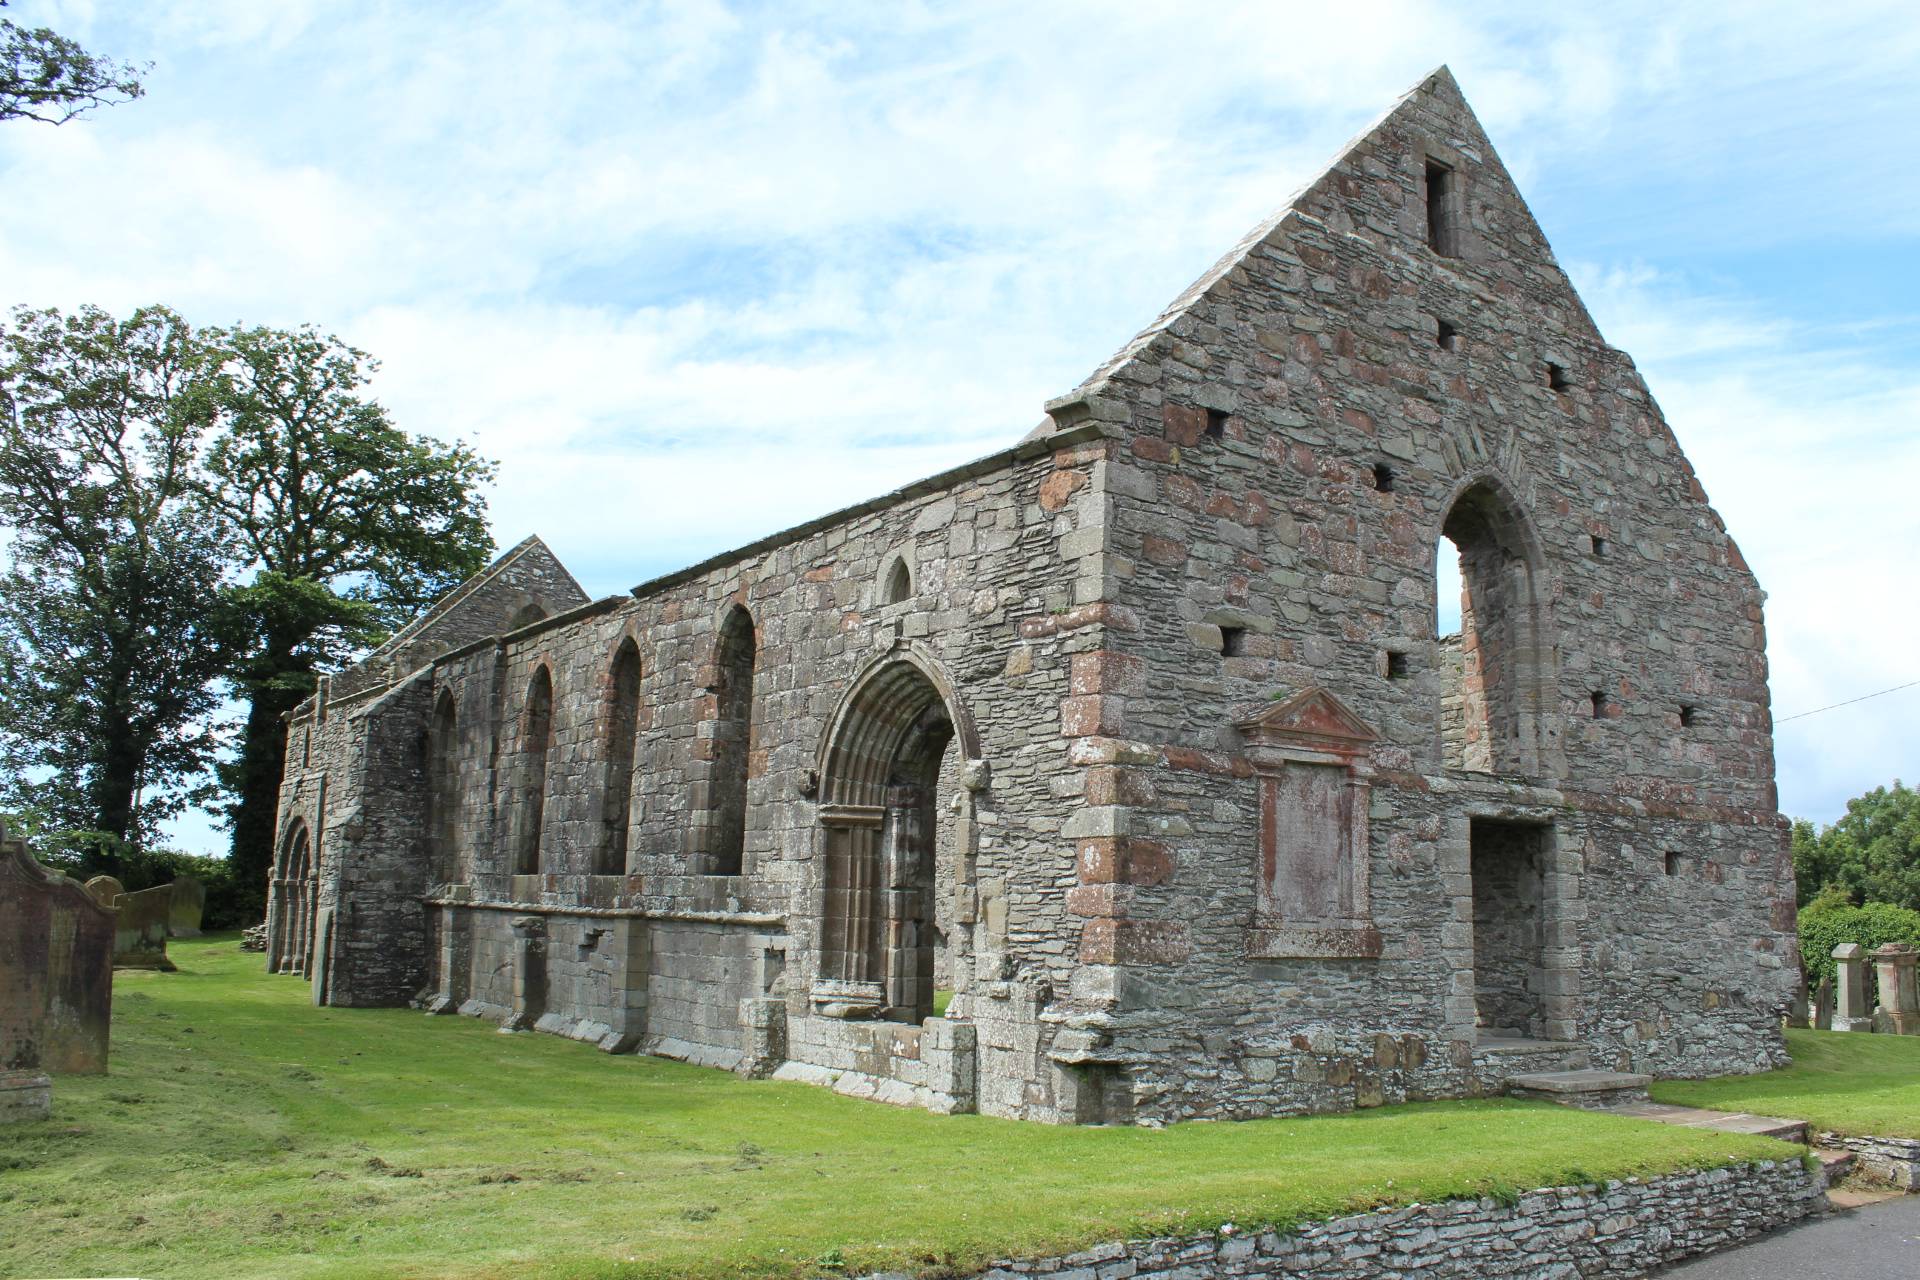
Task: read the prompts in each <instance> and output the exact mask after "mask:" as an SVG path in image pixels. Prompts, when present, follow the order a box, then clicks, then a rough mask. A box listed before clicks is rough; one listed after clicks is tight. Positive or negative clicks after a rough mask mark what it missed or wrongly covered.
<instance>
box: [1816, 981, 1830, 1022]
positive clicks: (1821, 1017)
mask: <svg viewBox="0 0 1920 1280" xmlns="http://www.w3.org/2000/svg"><path fill="white" fill-rule="evenodd" d="M1813 1029H1814V1030H1815V1031H1831V1030H1833V975H1832V974H1828V975H1827V976H1826V977H1824V978H1822V979H1820V985H1819V986H1818V987H1816V988H1814V992H1813Z"/></svg>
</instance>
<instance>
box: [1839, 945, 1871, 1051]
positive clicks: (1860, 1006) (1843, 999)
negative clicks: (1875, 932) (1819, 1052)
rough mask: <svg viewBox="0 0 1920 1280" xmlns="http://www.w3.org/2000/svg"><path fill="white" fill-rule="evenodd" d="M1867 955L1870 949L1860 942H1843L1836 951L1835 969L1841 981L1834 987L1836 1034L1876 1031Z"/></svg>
mask: <svg viewBox="0 0 1920 1280" xmlns="http://www.w3.org/2000/svg"><path fill="white" fill-rule="evenodd" d="M1866 955H1867V949H1866V948H1865V947H1863V946H1861V945H1860V944H1859V943H1857V942H1843V943H1841V944H1840V945H1839V946H1837V947H1835V948H1834V949H1833V961H1834V967H1835V968H1836V969H1837V970H1838V972H1839V981H1837V982H1836V983H1835V984H1834V992H1835V995H1836V997H1837V999H1836V1000H1835V1002H1834V1007H1833V1029H1834V1030H1835V1031H1871V1030H1873V1016H1872V1015H1871V1014H1870V1013H1868V1011H1867V960H1866Z"/></svg>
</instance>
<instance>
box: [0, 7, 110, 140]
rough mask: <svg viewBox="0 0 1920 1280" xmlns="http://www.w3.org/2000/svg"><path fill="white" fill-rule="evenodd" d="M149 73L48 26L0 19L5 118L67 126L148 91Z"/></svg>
mask: <svg viewBox="0 0 1920 1280" xmlns="http://www.w3.org/2000/svg"><path fill="white" fill-rule="evenodd" d="M4 7H5V0H0V8H4ZM144 70H145V68H143V67H135V66H133V65H131V64H129V63H124V62H115V61H114V60H113V59H111V58H102V57H99V56H97V55H95V54H91V53H88V52H87V51H86V50H85V49H83V48H81V47H80V45H79V44H78V43H76V42H75V41H73V40H69V39H68V38H67V37H65V36H63V35H60V34H58V33H56V32H53V31H49V30H48V29H47V28H45V27H23V26H21V25H20V24H19V23H17V22H13V21H11V20H10V19H7V18H0V120H38V121H40V122H41V123H42V124H65V123H66V122H67V121H69V120H71V119H73V118H74V117H75V116H77V115H80V114H82V113H83V112H87V111H91V110H93V109H94V108H95V107H104V106H111V105H113V104H114V103H119V102H130V101H132V100H133V99H135V98H138V97H140V96H141V94H143V93H145V92H146V91H145V90H144V89H142V88H141V86H140V74H141V72H143V71H144Z"/></svg>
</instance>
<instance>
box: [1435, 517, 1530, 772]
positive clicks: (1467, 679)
mask: <svg viewBox="0 0 1920 1280" xmlns="http://www.w3.org/2000/svg"><path fill="white" fill-rule="evenodd" d="M1533 546H1534V542H1533V539H1532V537H1531V536H1530V533H1529V531H1528V529H1527V527H1526V525H1525V524H1524V522H1523V520H1522V517H1521V516H1520V514H1519V512H1518V511H1517V510H1516V508H1515V507H1514V505H1513V504H1512V502H1511V501H1510V500H1509V499H1508V498H1507V496H1506V495H1505V493H1504V492H1502V491H1501V490H1500V489H1498V488H1496V487H1495V485H1494V484H1493V483H1492V482H1490V481H1482V482H1480V483H1478V484H1475V485H1473V486H1471V487H1469V488H1468V489H1467V490H1466V491H1465V492H1463V493H1462V494H1461V495H1460V496H1459V498H1458V499H1456V500H1455V502H1454V504H1453V509H1452V510H1451V511H1449V512H1448V513H1447V518H1446V520H1445V521H1444V522H1443V523H1442V526H1441V537H1440V538H1439V540H1438V544H1437V546H1436V548H1435V552H1434V571H1435V574H1434V576H1435V591H1434V636H1435V642H1434V643H1435V650H1436V653H1435V662H1434V669H1435V670H1436V671H1437V672H1438V673H1439V675H1440V692H1439V698H1440V705H1439V729H1440V733H1439V737H1440V752H1441V759H1442V761H1443V762H1444V763H1445V765H1446V766H1447V767H1449V768H1454V769H1468V770H1473V771H1476V772H1480V773H1518V774H1526V775H1529V776H1538V775H1540V774H1542V773H1545V772H1548V769H1547V767H1546V764H1545V761H1546V759H1547V757H1548V756H1549V755H1550V753H1549V752H1548V751H1546V750H1545V749H1544V748H1545V747H1546V745H1547V741H1548V739H1549V738H1550V737H1551V736H1552V734H1551V729H1550V728H1549V727H1548V725H1547V723H1546V716H1545V712H1546V708H1547V707H1548V705H1549V695H1550V690H1551V681H1550V673H1549V671H1548V668H1549V667H1550V666H1551V658H1552V648H1551V644H1550V643H1549V642H1548V641H1547V640H1546V639H1545V625H1544V613H1543V609H1542V606H1541V603H1540V593H1539V589H1538V581H1537V579H1538V574H1537V572H1536V567H1535V557H1534V555H1533V550H1532V549H1533Z"/></svg>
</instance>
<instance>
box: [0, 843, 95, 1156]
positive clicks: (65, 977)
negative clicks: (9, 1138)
mask: <svg viewBox="0 0 1920 1280" xmlns="http://www.w3.org/2000/svg"><path fill="white" fill-rule="evenodd" d="M113 925H114V913H113V912H112V910H110V909H109V908H106V907H102V906H101V905H100V904H99V903H97V902H95V901H94V900H93V898H92V897H91V896H90V895H89V894H88V893H87V892H86V891H85V890H84V889H82V888H81V887H80V886H79V885H77V884H75V883H74V882H73V881H72V880H69V879H68V878H67V877H66V876H64V875H60V874H59V873H57V872H53V871H48V870H47V869H46V868H45V867H42V866H41V865H40V864H39V863H37V862H35V861H34V860H33V855H32V854H30V853H28V852H27V846H26V842H25V841H24V840H21V839H19V838H17V837H11V836H8V835H7V834H6V830H5V827H4V825H0V1124H4V1123H9V1122H15V1121H23V1120H36V1119H42V1118H44V1117H45V1116H46V1115H47V1113H48V1110H49V1108H50V1107H51V1104H52V1089H53V1086H52V1081H51V1079H50V1076H51V1073H54V1072H62V1073H65V1072H96V1073H97V1072H103V1071H105V1070H106V1069H107V1036H108V1030H109V1022H110V1015H111V1012H112V1002H113Z"/></svg>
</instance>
